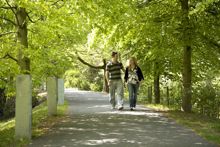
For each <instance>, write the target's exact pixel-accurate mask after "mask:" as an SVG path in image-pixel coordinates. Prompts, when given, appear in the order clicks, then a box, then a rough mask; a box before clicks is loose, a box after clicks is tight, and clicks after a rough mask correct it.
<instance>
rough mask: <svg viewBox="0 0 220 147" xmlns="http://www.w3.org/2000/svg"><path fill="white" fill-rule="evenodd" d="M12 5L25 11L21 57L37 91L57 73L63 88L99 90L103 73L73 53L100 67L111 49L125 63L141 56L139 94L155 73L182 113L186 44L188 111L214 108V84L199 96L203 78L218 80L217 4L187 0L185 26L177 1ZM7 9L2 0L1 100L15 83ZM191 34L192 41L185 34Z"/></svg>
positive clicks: (100, 0) (219, 10) (219, 7)
mask: <svg viewBox="0 0 220 147" xmlns="http://www.w3.org/2000/svg"><path fill="white" fill-rule="evenodd" d="M9 3H10V4H11V6H15V7H16V6H18V7H22V8H25V9H26V10H27V12H28V16H29V18H27V21H28V44H29V46H28V48H26V49H24V51H23V54H24V55H25V56H27V57H29V58H30V60H31V75H32V79H33V88H34V89H37V88H39V87H40V86H41V85H42V83H43V82H45V80H46V78H47V77H48V76H56V77H60V78H62V77H65V79H66V86H67V87H79V88H81V89H86V90H98V91H100V90H101V89H102V88H101V85H102V82H101V75H102V76H103V73H101V71H91V69H90V68H88V67H85V66H81V64H80V63H79V62H78V61H77V57H76V53H77V54H79V55H80V56H81V57H82V58H83V59H84V60H85V61H87V62H89V63H91V64H93V65H101V64H102V62H101V61H102V60H103V59H107V60H109V59H110V52H111V51H112V50H117V51H119V52H120V53H121V60H122V62H123V63H125V61H126V60H127V59H128V58H129V57H130V56H135V57H136V58H137V59H138V62H139V66H140V67H141V69H142V70H143V73H144V75H145V77H146V78H145V79H146V80H145V82H144V83H143V87H142V90H141V91H140V93H141V95H145V96H146V93H147V87H148V86H152V85H153V83H154V77H155V75H159V76H160V87H161V89H160V91H161V93H162V94H161V99H162V103H164V104H168V99H166V98H167V96H166V87H168V88H169V89H170V91H169V92H170V94H169V95H170V98H169V105H172V106H174V107H175V108H177V109H181V108H180V106H181V103H183V101H182V97H183V96H184V93H185V92H184V85H183V82H184V80H183V79H184V78H183V76H184V74H182V71H183V68H184V63H183V62H182V61H183V55H184V54H183V47H185V46H186V45H188V44H190V46H191V48H192V58H191V64H192V77H191V76H190V77H189V78H190V79H191V78H192V87H193V88H192V94H193V95H192V96H193V97H192V104H193V110H194V111H197V112H200V111H201V107H203V106H202V105H204V103H205V104H206V105H208V107H209V108H210V109H212V106H213V105H214V102H213V101H214V100H219V94H218V93H219V85H215V86H214V89H215V93H216V95H217V96H214V95H213V96H211V95H212V94H213V93H209V94H207V95H206V94H203V93H201V92H204V93H207V92H205V90H204V89H206V88H204V87H205V86H206V84H205V83H204V81H206V80H207V79H208V78H210V79H211V80H212V81H218V79H219V76H220V72H219V70H218V69H219V68H220V62H219V61H220V38H219V34H220V32H219V31H220V28H219V26H220V21H219V19H220V1H219V0H209V1H205V0H202V1H201V0H189V3H188V4H189V13H188V14H187V17H188V18H189V22H188V23H189V24H187V26H186V25H184V24H185V23H183V15H182V14H183V11H182V7H181V1H179V0H163V1H153V0H147V1H144V0H143V1H142V0H128V1H124V0H117V1H109V0H80V1H73V0H69V1H66V0H64V1H55V0H52V1H26V0H19V1H13V2H12V1H9ZM5 7H8V5H7V3H6V1H1V2H0V9H1V11H0V34H2V35H0V41H1V42H2V45H1V46H0V51H1V52H0V69H1V70H0V88H5V89H6V95H10V93H13V92H15V89H14V84H13V83H14V82H15V77H16V75H17V74H19V72H20V71H19V66H18V64H17V63H16V60H14V59H15V58H16V57H17V55H18V51H19V48H20V45H19V44H18V42H17V41H16V40H17V35H16V31H17V28H16V27H15V26H14V24H13V22H11V21H10V20H15V19H16V18H15V17H14V14H13V12H12V11H11V10H10V9H6V8H5ZM188 29H189V30H190V32H188V33H189V34H188V35H190V37H187V35H186V33H185V32H186V31H185V30H188ZM5 33H6V34H7V33H9V34H7V35H4V34H5ZM184 35H185V36H184ZM156 65H157V66H156ZM190 71H191V70H190ZM90 73H91V74H92V75H91V74H90ZM164 79H166V80H164ZM167 81H169V84H168V85H166V84H167ZM209 92H210V91H209ZM213 92H214V91H213ZM205 95H206V96H205ZM211 97H212V98H211ZM202 101H203V102H202ZM217 106H218V104H215V106H214V107H216V108H214V107H213V111H215V112H209V113H213V114H216V115H217V113H218V112H217V111H218V110H219V108H217ZM210 111H211V110H210ZM208 115H209V114H208ZM210 115H211V114H210ZM216 115H214V116H213V117H215V116H216Z"/></svg>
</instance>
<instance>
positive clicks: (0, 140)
mask: <svg viewBox="0 0 220 147" xmlns="http://www.w3.org/2000/svg"><path fill="white" fill-rule="evenodd" d="M66 110H67V103H66V102H65V105H63V106H58V116H59V117H55V116H51V117H49V116H48V115H47V105H46V102H44V103H43V104H41V105H39V106H37V107H36V108H34V109H33V120H32V132H33V137H37V136H39V135H42V134H44V133H46V130H47V129H46V128H48V127H51V126H52V125H53V124H55V123H56V122H58V121H59V120H60V119H61V118H62V117H63V116H64V115H65V113H66ZM14 127H15V119H14V118H13V119H10V120H7V121H0V146H1V147H5V146H18V147H22V146H24V145H27V144H28V143H29V141H28V140H26V139H22V140H15V138H14V130H15V129H14Z"/></svg>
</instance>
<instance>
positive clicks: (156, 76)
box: [154, 62, 160, 104]
mask: <svg viewBox="0 0 220 147" xmlns="http://www.w3.org/2000/svg"><path fill="white" fill-rule="evenodd" d="M154 70H155V71H154V96H155V103H156V104H160V74H159V63H158V62H156V63H155V69H154Z"/></svg>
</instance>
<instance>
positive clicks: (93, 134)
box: [29, 89, 217, 147]
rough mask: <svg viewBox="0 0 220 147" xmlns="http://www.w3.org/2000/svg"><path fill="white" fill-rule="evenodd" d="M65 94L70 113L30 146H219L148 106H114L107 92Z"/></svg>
mask: <svg viewBox="0 0 220 147" xmlns="http://www.w3.org/2000/svg"><path fill="white" fill-rule="evenodd" d="M65 98H66V100H68V101H69V108H68V117H67V118H66V119H65V120H62V121H61V122H60V123H59V124H57V125H55V126H54V127H53V128H52V129H51V130H50V131H49V132H48V133H47V134H45V135H43V136H41V137H39V138H36V139H34V140H33V141H32V143H31V144H30V145H29V146H30V147H83V146H100V147H217V146H216V145H214V144H211V143H208V142H207V141H205V140H204V139H202V138H201V137H199V136H198V135H196V134H195V133H194V132H193V131H191V130H190V129H187V128H184V127H182V126H180V125H177V124H176V123H175V122H174V121H172V120H169V119H168V118H166V117H164V116H162V115H161V114H160V113H157V112H154V111H152V110H150V109H148V108H145V107H142V106H137V110H136V111H129V109H128V105H125V110H123V111H118V110H111V109H110V105H109V103H108V95H107V94H104V93H97V92H88V91H77V90H73V89H68V90H66V91H65ZM126 106H127V107H126Z"/></svg>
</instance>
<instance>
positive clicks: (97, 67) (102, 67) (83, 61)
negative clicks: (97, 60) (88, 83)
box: [77, 55, 105, 69]
mask: <svg viewBox="0 0 220 147" xmlns="http://www.w3.org/2000/svg"><path fill="white" fill-rule="evenodd" d="M77 59H78V60H79V61H80V62H81V63H83V64H85V65H87V66H89V67H91V68H95V69H105V67H104V65H102V66H95V65H92V64H90V63H88V62H86V61H85V60H83V59H82V58H81V57H80V56H79V55H78V56H77Z"/></svg>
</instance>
